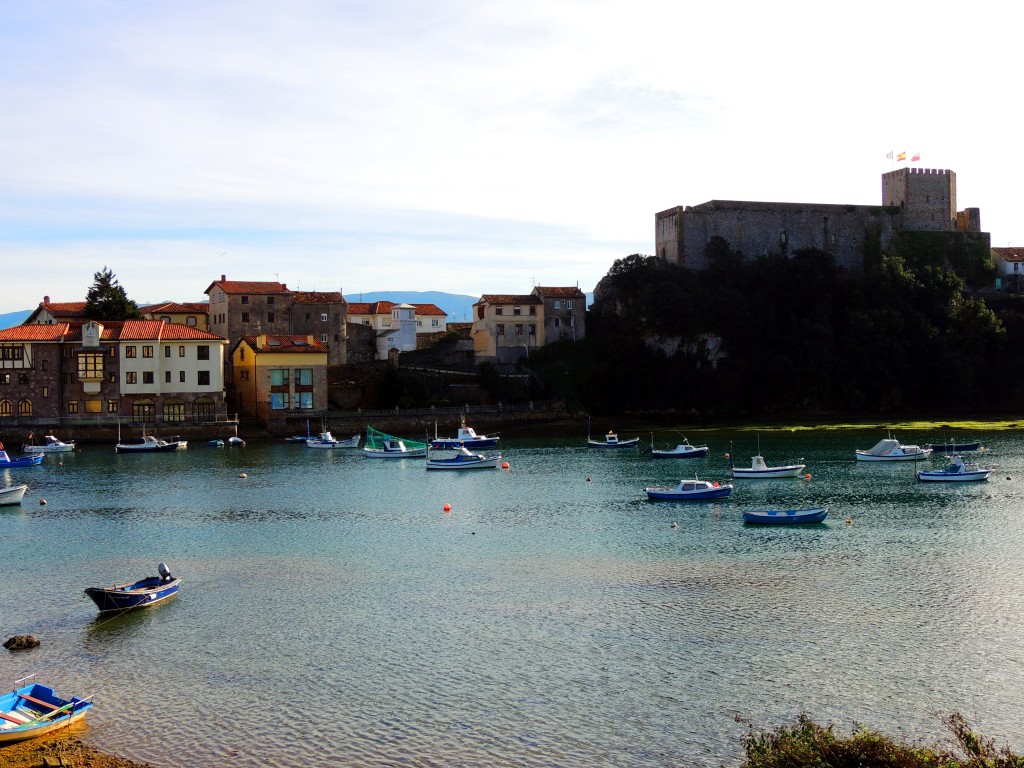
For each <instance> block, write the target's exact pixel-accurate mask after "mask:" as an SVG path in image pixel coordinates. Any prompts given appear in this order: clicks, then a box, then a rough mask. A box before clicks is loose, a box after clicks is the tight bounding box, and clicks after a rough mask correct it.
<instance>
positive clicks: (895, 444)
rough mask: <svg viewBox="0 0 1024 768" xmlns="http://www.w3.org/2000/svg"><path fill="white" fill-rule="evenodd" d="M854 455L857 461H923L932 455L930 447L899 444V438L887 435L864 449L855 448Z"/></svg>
mask: <svg viewBox="0 0 1024 768" xmlns="http://www.w3.org/2000/svg"><path fill="white" fill-rule="evenodd" d="M856 455H857V461H923V460H924V459H927V458H928V457H929V456H931V455H932V449H931V448H922V447H921V446H919V445H900V442H899V440H896V439H895V438H892V437H888V438H886V439H885V440H879V441H878V443H876V444H875V446H874V447H873V448H870V449H868V450H866V451H862V450H857V453H856Z"/></svg>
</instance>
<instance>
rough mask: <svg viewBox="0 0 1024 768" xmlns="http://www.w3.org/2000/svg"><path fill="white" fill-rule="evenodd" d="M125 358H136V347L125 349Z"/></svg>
mask: <svg viewBox="0 0 1024 768" xmlns="http://www.w3.org/2000/svg"><path fill="white" fill-rule="evenodd" d="M124 356H125V357H135V347H134V345H133V346H129V347H125V348H124Z"/></svg>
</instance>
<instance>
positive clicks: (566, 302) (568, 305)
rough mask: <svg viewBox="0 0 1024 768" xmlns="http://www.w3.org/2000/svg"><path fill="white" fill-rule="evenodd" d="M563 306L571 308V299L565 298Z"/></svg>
mask: <svg viewBox="0 0 1024 768" xmlns="http://www.w3.org/2000/svg"><path fill="white" fill-rule="evenodd" d="M565 308H566V309H572V299H566V300H565Z"/></svg>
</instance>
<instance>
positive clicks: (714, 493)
mask: <svg viewBox="0 0 1024 768" xmlns="http://www.w3.org/2000/svg"><path fill="white" fill-rule="evenodd" d="M644 490H645V491H646V492H647V498H648V499H649V500H650V501H704V500H707V499H724V498H725V497H726V496H728V495H730V494H731V493H732V486H731V485H720V486H718V487H717V488H710V489H707V490H701V491H680V490H677V489H675V488H645V489H644Z"/></svg>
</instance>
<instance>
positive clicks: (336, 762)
mask: <svg viewBox="0 0 1024 768" xmlns="http://www.w3.org/2000/svg"><path fill="white" fill-rule="evenodd" d="M620 436H621V437H622V438H623V439H625V438H627V437H631V436H633V435H629V434H624V433H623V434H621V435H620ZM885 436H886V435H885V434H880V433H879V432H878V431H877V430H872V431H870V432H869V431H832V432H828V431H797V432H791V431H763V432H760V433H758V434H757V435H755V434H754V433H750V432H732V433H730V432H697V431H693V432H690V433H688V437H689V438H690V439H691V442H693V443H694V444H700V443H707V444H708V445H709V446H710V449H711V450H710V455H709V456H708V457H707V458H704V459H690V460H663V461H655V460H652V459H651V458H650V457H649V456H645V455H642V454H640V453H639V452H637V451H635V450H619V451H601V450H597V449H588V448H586V447H585V437H584V436H580V435H578V434H574V435H572V436H564V437H545V438H536V439H530V438H517V439H507V440H504V441H503V442H504V443H505V444H504V445H503V446H502V451H503V454H504V457H505V459H506V460H507V462H508V463H509V468H508V469H505V470H479V471H473V472H463V473H447V472H428V471H426V470H425V469H424V464H423V462H422V460H419V461H417V460H400V461H396V462H392V461H383V460H368V459H365V458H364V457H363V456H362V455H361V453H360V452H358V451H342V450H339V451H324V450H311V449H308V448H306V447H305V446H302V445H292V444H286V443H283V442H280V443H269V442H268V443H250V444H249V445H247V446H246V447H244V448H210V447H207V446H206V445H205V443H203V442H202V441H192V442H191V443H190V445H189V448H188V449H187V450H185V451H179V452H177V453H173V454H163V455H152V456H139V455H117V454H115V453H114V450H113V446H86V447H84V448H83V449H80V450H79V451H77V452H76V453H74V454H63V455H61V454H57V455H50V456H48V457H47V458H46V460H45V461H44V463H43V465H42V466H39V467H34V468H26V469H21V470H0V484H4V485H6V484H11V483H18V482H27V483H28V484H29V486H30V490H29V492H28V494H27V495H26V498H25V501H24V503H23V505H22V506H21V507H0V563H2V565H0V573H2V582H0V583H2V588H0V634H2V636H3V639H6V638H7V637H10V636H11V635H14V634H22V633H25V634H32V635H35V636H36V637H38V638H39V639H40V640H41V643H42V645H41V647H40V648H38V649H36V650H34V651H29V652H21V653H9V652H3V653H0V680H3V681H5V684H10V683H12V682H13V680H14V679H16V678H19V677H22V676H23V675H26V674H30V673H36V674H37V680H38V681H39V682H44V683H46V684H50V685H52V686H53V687H54V688H55V689H56V690H57V692H58V693H59V694H67V695H72V694H75V695H93V696H94V701H95V706H94V707H93V710H92V711H91V712H90V714H89V716H88V717H87V718H86V723H85V725H84V726H81V727H80V729H79V730H78V731H77V733H78V734H79V735H80V736H81V738H83V739H85V740H86V741H89V742H91V743H93V744H95V745H97V746H99V747H101V748H103V749H106V750H108V751H112V752H116V753H118V754H122V755H124V756H127V757H130V758H134V759H138V760H147V761H151V762H153V763H155V764H157V765H159V766H162V767H164V768H186V767H188V768H195V767H203V766H207V767H209V768H212V767H213V766H218V767H220V766H239V767H242V768H249V767H250V766H267V765H274V766H284V767H286V768H292V767H294V768H298V767H299V766H303V767H306V766H396V765H407V766H483V765H486V766H555V765H557V766H595V765H609V766H669V765H673V766H675V765H679V766H719V765H727V766H735V765H738V764H739V763H740V762H741V759H742V744H741V742H742V738H743V736H744V735H745V734H746V732H747V726H746V725H744V724H743V723H741V722H737V720H736V718H737V717H740V718H744V719H746V720H749V721H750V722H752V723H753V724H754V725H756V726H759V727H765V728H771V727H774V726H777V725H780V724H788V723H793V722H794V721H795V719H796V716H797V715H798V714H800V713H802V712H805V713H807V714H809V715H810V716H811V717H813V718H814V719H816V720H818V721H819V722H828V721H832V722H834V723H836V725H837V726H838V727H839V728H840V729H842V730H849V728H850V727H852V726H853V724H854V723H860V724H864V725H867V726H869V727H873V728H877V729H879V730H882V731H883V732H885V733H887V734H889V735H893V736H903V737H906V738H908V739H909V740H912V741H913V740H917V739H921V740H923V741H925V742H926V743H934V742H935V741H936V740H938V739H940V738H942V737H943V736H944V735H945V734H944V730H943V727H942V724H941V722H940V719H939V718H940V717H941V716H943V715H946V714H949V713H951V712H953V711H959V712H962V713H963V714H964V715H965V716H966V717H967V718H968V719H969V720H970V721H971V722H972V723H974V724H975V725H976V726H977V727H979V728H980V729H981V730H982V731H983V732H984V733H985V734H986V735H988V736H991V737H993V738H995V739H996V740H997V741H998V742H1006V743H1008V744H1010V745H1011V746H1013V747H1014V748H1016V749H1018V750H1019V749H1022V748H1024V685H1022V684H1021V679H1022V672H1024V643H1022V642H1021V639H1022V638H1024V612H1022V610H1021V604H1022V596H1024V443H1022V434H1021V433H1020V432H1016V431H1013V432H992V433H984V432H979V433H971V434H970V435H964V438H965V439H966V438H971V439H981V440H982V441H983V442H984V444H985V445H986V446H987V447H988V449H989V450H988V451H987V452H985V453H982V454H977V457H978V458H979V459H980V460H981V461H982V462H983V463H990V464H994V465H996V466H997V467H998V469H997V472H996V474H995V475H994V476H993V477H992V479H991V480H989V481H988V482H984V483H965V484H951V485H946V484H923V483H918V482H916V480H915V479H914V474H913V466H912V465H906V464H896V465H879V464H864V463H858V462H856V461H855V460H854V450H855V449H857V448H870V447H871V446H872V445H874V443H875V442H877V440H878V439H880V438H882V437H885ZM675 437H676V436H675V435H672V436H665V439H664V440H662V441H661V442H663V443H671V444H674V443H675V442H679V440H677V439H675ZM897 437H899V439H900V440H901V441H903V442H904V443H925V442H929V441H932V440H934V441H941V440H942V439H943V437H944V435H942V434H941V433H939V432H938V431H936V432H933V433H930V434H899V435H897ZM642 438H643V441H644V442H646V441H647V440H648V439H649V436H648V435H642ZM758 440H759V445H760V452H761V453H762V454H764V456H765V458H766V460H767V462H768V463H769V464H779V463H784V462H785V461H786V460H789V459H794V458H798V457H803V459H804V460H805V462H806V463H807V465H808V467H807V472H808V473H810V475H811V478H810V479H809V480H808V479H806V478H800V479H794V480H767V481H754V480H742V481H737V488H736V491H735V492H734V494H733V496H732V497H731V498H728V499H725V500H720V501H717V502H688V503H679V502H648V501H647V500H646V497H645V494H644V492H643V488H644V487H645V486H647V485H669V484H672V485H674V484H675V483H676V482H678V481H679V479H681V478H682V477H684V476H690V477H692V476H693V475H694V474H698V475H699V476H700V477H701V478H702V479H708V480H723V481H724V480H726V479H727V478H728V466H727V462H726V460H725V458H724V454H725V452H726V451H729V450H730V444H732V445H733V446H734V450H733V454H734V456H735V457H736V460H737V464H740V465H744V464H746V465H749V457H750V456H751V455H753V454H755V453H757V452H758V442H757V441H758ZM942 462H943V460H942V459H938V460H936V461H932V462H928V463H927V465H928V466H939V465H941V464H942ZM243 474H244V475H245V477H242V476H241V475H243ZM43 499H45V501H46V504H45V505H43V504H41V503H40V501H41V500H43ZM446 504H447V505H450V511H449V512H445V510H444V508H445V505H446ZM818 504H828V505H829V506H830V507H831V510H832V512H831V514H830V516H829V518H828V520H827V521H826V523H824V524H821V525H815V526H809V527H800V526H798V527H793V528H787V527H782V528H774V527H771V528H765V527H756V526H753V527H752V526H745V525H744V524H743V523H742V518H741V514H740V511H741V510H742V509H745V508H752V509H753V508H758V509H764V508H771V507H775V508H779V507H794V506H813V505H818ZM672 523H675V526H673V525H672ZM160 561H165V562H167V563H168V565H169V566H170V567H171V570H172V572H173V573H174V574H175V575H176V576H179V577H181V579H182V580H183V585H182V589H181V593H180V594H179V596H178V597H176V598H174V599H173V600H171V601H169V602H168V603H166V604H163V605H160V606H156V607H154V608H152V609H149V610H147V611H142V612H136V613H134V614H127V615H124V616H121V617H118V618H114V619H109V618H100V617H98V614H97V612H96V610H95V608H94V606H93V604H92V603H91V602H90V601H89V600H88V598H87V597H85V595H84V594H83V589H84V588H85V587H87V586H91V585H107V584H113V583H115V582H124V581H132V580H135V579H136V578H140V577H142V576H144V575H149V574H153V573H155V572H156V565H157V563H158V562H160Z"/></svg>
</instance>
